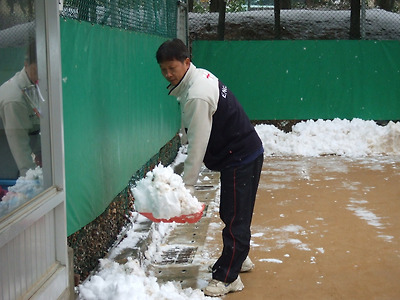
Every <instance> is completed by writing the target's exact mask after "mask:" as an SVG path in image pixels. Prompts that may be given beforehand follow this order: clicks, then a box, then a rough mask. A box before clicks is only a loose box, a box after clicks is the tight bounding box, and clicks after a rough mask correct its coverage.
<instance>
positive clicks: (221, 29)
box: [217, 0, 226, 41]
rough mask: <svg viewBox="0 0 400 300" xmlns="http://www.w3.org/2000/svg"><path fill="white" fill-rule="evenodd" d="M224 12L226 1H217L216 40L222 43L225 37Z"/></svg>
mask: <svg viewBox="0 0 400 300" xmlns="http://www.w3.org/2000/svg"><path fill="white" fill-rule="evenodd" d="M225 11H226V1H225V0H219V15H218V27H217V39H218V40H220V41H223V40H224V36H225Z"/></svg>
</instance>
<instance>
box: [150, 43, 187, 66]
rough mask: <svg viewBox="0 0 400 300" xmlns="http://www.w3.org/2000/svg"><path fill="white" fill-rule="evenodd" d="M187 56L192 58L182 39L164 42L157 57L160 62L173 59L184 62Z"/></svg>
mask: <svg viewBox="0 0 400 300" xmlns="http://www.w3.org/2000/svg"><path fill="white" fill-rule="evenodd" d="M186 58H190V54H189V50H188V48H187V47H186V45H185V44H184V43H183V42H182V41H181V40H180V39H173V40H168V41H166V42H164V43H162V44H161V46H160V47H159V48H158V50H157V53H156V59H157V62H158V63H159V64H160V63H162V62H165V61H171V60H179V61H180V62H184V60H185V59H186Z"/></svg>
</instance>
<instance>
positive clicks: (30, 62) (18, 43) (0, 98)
mask: <svg viewBox="0 0 400 300" xmlns="http://www.w3.org/2000/svg"><path fill="white" fill-rule="evenodd" d="M35 5H36V3H35V1H34V0H29V1H26V0H24V1H0V57H1V60H0V184H1V187H0V219H2V218H3V217H4V216H6V215H8V214H9V213H11V212H12V211H14V210H15V209H17V208H18V207H20V206H21V205H23V204H25V203H27V202H28V201H29V200H31V199H33V198H34V197H35V196H37V195H38V194H40V193H41V192H42V191H44V190H45V189H46V188H47V187H49V186H50V185H51V182H50V181H51V179H50V180H48V179H45V180H43V178H47V177H48V176H43V173H45V174H49V173H51V172H50V171H51V170H49V168H50V166H48V167H47V169H46V168H45V167H43V163H42V162H43V159H42V153H50V151H49V148H50V142H49V141H48V134H47V136H46V135H44V134H43V132H48V130H46V129H45V128H44V126H47V125H45V124H49V122H48V120H49V116H46V112H48V109H47V106H48V103H47V100H46V99H47V98H48V97H47V93H46V92H45V91H46V89H45V88H43V86H44V85H45V84H46V82H47V80H46V76H47V75H46V73H45V72H46V69H47V68H46V66H45V65H44V64H46V63H45V62H46V59H45V55H46V54H45V53H41V52H39V51H38V50H39V49H45V47H43V45H40V43H39V42H38V40H43V39H40V38H39V39H38V38H37V37H41V36H43V35H44V34H43V33H42V32H40V31H39V30H38V28H43V27H42V25H41V23H42V21H41V20H40V18H38V17H37V15H42V14H37V13H36V11H37V9H36V7H35ZM44 129H45V130H44ZM43 145H46V147H47V149H44V148H43ZM45 160H46V159H45ZM48 160H49V159H48V158H47V161H48Z"/></svg>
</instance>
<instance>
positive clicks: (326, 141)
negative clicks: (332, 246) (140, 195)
mask: <svg viewBox="0 0 400 300" xmlns="http://www.w3.org/2000/svg"><path fill="white" fill-rule="evenodd" d="M256 130H257V132H258V134H259V135H260V137H261V139H262V141H263V144H264V148H265V155H266V156H272V155H275V156H293V155H295V156H296V155H299V156H311V157H313V156H320V155H341V156H349V157H364V156H383V155H400V123H393V122H390V123H389V124H388V125H387V126H379V125H377V124H376V123H375V122H373V121H363V120H360V119H353V120H351V121H349V120H340V119H335V120H332V121H323V120H317V121H311V120H309V121H306V122H301V123H298V124H297V125H295V126H294V127H293V131H292V132H290V133H285V132H283V131H280V130H278V129H277V128H276V127H274V126H273V125H257V126H256ZM182 152H184V151H182ZM182 152H180V153H179V155H178V157H177V161H180V162H181V161H182V160H183V159H184V156H185V155H184V154H183V153H182ZM182 157H183V158H182ZM349 209H351V210H354V209H355V208H354V207H353V206H351V207H349ZM358 211H359V214H363V215H365V212H364V211H360V210H358ZM140 217H141V218H143V217H142V216H140ZM375 221H376V222H378V223H379V220H378V219H377V218H375ZM161 224H163V223H160V224H159V226H157V228H156V227H154V228H153V231H154V232H153V243H152V244H151V245H149V250H148V251H147V252H146V254H145V255H146V258H147V259H151V257H154V255H156V253H157V245H160V244H161V242H162V240H163V239H165V238H166V237H167V236H168V234H169V232H170V231H171V230H172V229H173V228H174V224H163V225H161ZM153 225H154V224H153ZM160 225H161V226H160ZM136 226H137V225H135V223H134V224H133V225H132V229H131V230H130V231H129V232H128V234H127V238H125V240H124V241H123V242H122V243H120V244H119V246H118V247H117V248H116V249H114V250H113V251H114V252H116V253H119V252H121V251H122V250H121V248H124V247H126V248H129V247H133V246H134V245H135V242H137V239H138V234H140V233H137V232H136V231H137V227H136ZM293 231H295V232H296V233H297V232H300V233H301V232H302V228H301V227H298V226H296V225H293V226H286V227H284V228H280V229H279V230H275V234H276V235H279V236H280V237H281V238H282V239H280V241H281V242H282V243H291V244H293V245H296V247H300V248H301V249H307V244H304V243H302V242H301V241H299V240H294V239H287V240H285V236H287V235H288V233H290V232H293ZM253 246H254V245H253ZM318 251H320V252H321V253H322V252H323V251H324V249H319V250H318ZM112 258H113V255H110V256H109V257H108V258H107V259H103V260H101V264H100V269H99V271H98V272H97V273H96V274H95V275H93V276H91V277H90V278H89V279H88V280H87V281H86V282H84V283H83V284H81V285H80V286H79V287H78V290H79V292H80V295H79V297H80V299H88V300H89V299H96V300H97V299H100V300H101V299H118V300H124V299H130V300H132V299H140V300H143V299H157V300H159V299H174V300H175V299H191V300H197V299H208V298H209V297H205V296H204V295H203V293H202V292H201V291H200V290H192V289H182V288H181V286H180V285H179V283H177V282H168V283H165V284H160V283H158V282H157V279H156V277H154V276H153V275H152V274H148V273H147V272H146V268H145V266H142V267H141V266H139V263H138V262H137V261H135V260H129V261H128V262H127V263H126V264H125V265H119V264H118V263H116V262H115V261H113V259H112ZM268 261H269V262H273V263H281V261H279V260H268ZM213 299H215V298H213Z"/></svg>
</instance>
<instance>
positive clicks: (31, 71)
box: [25, 63, 39, 83]
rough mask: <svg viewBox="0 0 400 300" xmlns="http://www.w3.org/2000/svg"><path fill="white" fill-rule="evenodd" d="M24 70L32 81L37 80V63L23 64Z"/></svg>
mask: <svg viewBox="0 0 400 300" xmlns="http://www.w3.org/2000/svg"><path fill="white" fill-rule="evenodd" d="M25 71H26V74H27V75H28V77H29V80H30V81H31V82H32V83H36V82H37V81H38V79H39V78H38V69H37V64H35V63H32V64H25Z"/></svg>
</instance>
